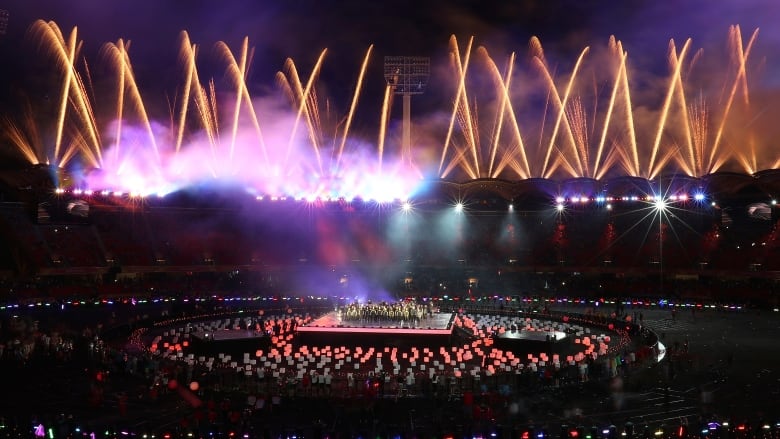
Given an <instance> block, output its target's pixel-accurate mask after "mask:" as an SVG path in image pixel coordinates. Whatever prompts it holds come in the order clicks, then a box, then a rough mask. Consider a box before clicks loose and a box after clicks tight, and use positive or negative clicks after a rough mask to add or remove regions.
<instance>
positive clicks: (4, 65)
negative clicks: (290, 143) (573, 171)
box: [0, 0, 780, 112]
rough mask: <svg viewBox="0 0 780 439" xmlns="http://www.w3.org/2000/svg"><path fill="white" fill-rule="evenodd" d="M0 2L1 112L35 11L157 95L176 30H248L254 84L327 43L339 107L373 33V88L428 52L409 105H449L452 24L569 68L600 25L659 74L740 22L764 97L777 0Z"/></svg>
mask: <svg viewBox="0 0 780 439" xmlns="http://www.w3.org/2000/svg"><path fill="white" fill-rule="evenodd" d="M0 9H5V10H7V11H8V12H9V14H10V19H9V22H8V28H7V32H6V34H5V35H0V60H2V61H1V62H0V66H1V67H0V109H4V110H5V112H7V111H8V110H9V109H10V110H11V111H13V110H14V108H15V107H14V105H16V104H15V102H16V100H15V97H16V96H17V95H18V94H19V93H20V92H19V90H24V93H28V94H35V93H36V91H35V90H30V88H31V87H30V85H29V84H30V78H31V77H35V76H36V75H38V74H41V69H42V68H44V67H45V65H46V64H45V60H46V58H45V54H42V53H41V51H40V50H39V49H36V46H35V44H34V42H31V41H30V37H29V34H28V28H29V26H30V25H31V24H32V23H33V22H34V21H35V20H36V19H43V20H53V21H55V22H56V23H57V24H58V25H59V27H60V28H61V29H62V30H63V33H67V32H70V30H71V29H72V28H73V26H78V29H79V38H80V39H81V40H83V41H84V46H83V49H82V52H81V54H82V56H84V57H85V58H86V59H87V60H88V61H89V62H90V63H91V64H90V65H96V64H97V63H98V54H99V51H100V47H101V45H102V44H103V43H105V42H115V41H117V39H119V38H123V39H125V40H130V41H131V42H132V46H131V49H130V57H131V60H132V63H133V66H134V69H135V70H136V74H137V76H138V81H139V83H140V84H141V85H142V87H143V88H144V89H145V90H147V91H148V92H149V93H155V94H160V95H163V94H165V93H168V94H173V93H175V92H176V87H177V86H179V85H180V77H179V76H177V75H179V72H180V70H177V69H178V67H177V62H178V61H177V56H178V50H179V34H180V33H181V31H183V30H186V31H187V32H188V33H189V34H190V38H191V39H192V41H193V42H194V43H197V44H199V45H201V46H202V47H204V48H209V47H212V46H213V45H214V44H215V43H216V42H217V41H224V42H225V43H227V44H228V46H230V47H231V48H233V47H235V48H237V47H238V46H239V44H240V42H241V39H242V38H243V37H245V36H246V37H248V38H249V41H250V45H252V46H254V47H255V57H254V61H253V64H252V72H251V75H250V78H249V82H250V87H253V89H254V90H261V89H264V88H270V87H273V86H274V73H275V72H277V71H279V70H280V69H281V68H282V66H283V64H284V60H285V59H286V58H288V57H290V58H292V59H293V60H295V62H296V64H298V65H299V67H300V69H301V71H302V73H303V74H304V75H305V74H306V73H307V72H308V71H310V69H311V66H312V65H313V63H314V61H315V60H316V59H317V56H318V55H319V53H320V52H321V51H322V50H323V49H325V48H327V49H328V55H327V58H326V61H325V65H324V67H323V70H322V76H321V78H322V80H321V83H322V84H323V86H324V87H326V88H327V92H328V93H329V94H330V97H331V98H333V99H335V100H336V101H339V100H340V101H341V102H340V103H341V106H342V107H343V106H344V105H346V102H348V100H349V98H350V97H351V90H352V89H353V88H354V83H355V78H356V76H357V72H358V70H359V66H360V62H361V61H362V58H363V56H364V54H365V52H366V49H367V47H368V46H369V45H370V44H374V45H375V46H374V54H373V58H372V63H371V70H370V72H369V76H368V78H367V81H368V83H369V85H368V86H367V90H372V91H373V92H374V93H375V96H374V98H373V99H375V100H378V98H377V96H380V95H381V90H382V85H383V79H382V77H381V75H382V72H381V63H382V61H381V60H382V58H383V57H384V56H386V55H422V56H430V57H431V60H432V65H434V67H433V69H432V71H433V72H432V73H433V74H432V78H431V86H430V90H431V92H430V93H429V94H431V95H432V96H431V97H430V98H427V99H424V100H421V102H420V103H418V104H416V105H417V107H416V108H418V111H425V110H432V109H442V108H447V107H448V105H450V104H449V103H448V102H450V101H451V99H452V90H451V88H452V87H451V86H450V84H445V85H441V84H440V78H439V77H437V73H438V69H439V68H443V69H444V68H449V67H448V66H447V63H446V59H447V56H448V39H449V37H450V35H455V36H457V37H458V39H459V41H461V42H462V44H464V45H465V41H466V40H467V39H468V37H470V36H473V37H474V38H475V46H477V45H484V46H485V47H487V48H488V49H489V50H490V53H491V55H492V56H494V57H495V58H496V59H498V60H501V62H502V63H503V62H504V61H503V60H505V59H506V58H507V56H508V54H509V53H511V52H517V53H518V59H521V60H522V59H523V58H522V57H523V56H526V55H527V54H528V42H529V39H530V38H531V37H532V36H537V37H538V38H539V39H540V40H541V42H542V44H543V47H544V50H545V55H546V56H547V58H548V59H549V60H552V63H553V64H554V65H556V66H560V67H557V68H559V69H560V70H562V71H568V70H569V69H570V68H571V64H572V63H573V61H574V59H576V56H577V54H578V53H579V51H580V50H582V48H583V47H585V46H599V47H605V46H606V44H607V40H608V38H609V36H610V35H615V36H616V37H617V38H618V39H620V40H621V41H622V42H623V44H624V47H625V48H626V49H627V50H628V52H629V59H630V63H631V68H632V69H634V70H637V71H646V72H654V73H655V74H657V76H658V77H663V76H664V75H666V74H668V68H669V67H668V63H667V55H668V44H669V40H670V39H675V41H677V42H679V43H678V44H680V43H681V42H682V41H684V40H685V39H686V38H692V39H693V45H694V47H695V48H697V49H699V48H702V49H704V51H705V53H707V52H718V53H726V46H727V36H728V29H729V26H730V25H732V24H739V25H740V26H741V27H742V31H743V35H744V38H745V39H747V38H748V37H749V35H750V34H751V33H752V32H753V31H754V30H755V29H756V28H760V33H759V36H758V42H757V44H756V47H755V49H754V53H753V54H752V55H751V60H752V61H754V62H755V63H756V64H758V65H760V69H757V70H756V71H751V72H750V74H751V75H756V76H751V77H750V80H751V85H752V86H754V87H755V88H754V89H753V92H754V93H757V92H758V90H757V89H756V88H769V89H771V90H768V91H767V93H766V94H765V95H769V96H771V95H774V94H775V93H777V91H776V90H775V88H777V87H780V26H778V25H777V24H778V23H780V2H777V1H776V0H718V1H712V0H681V1H658V0H635V1H634V0H631V1H606V0H579V1H577V0H538V1H536V0H503V1H499V0H486V1H463V0H416V1H409V0H399V1H394V2H385V1H363V0H347V1H333V2H330V1H322V0H320V1H317V0H291V1H265V0H244V1H239V0H219V1H218V0H190V1H184V0H137V1H124V2H123V1H104V0H68V1H63V0H24V1H22V0H11V1H9V0H0ZM715 59H716V60H718V59H722V62H723V65H724V66H725V65H726V64H727V63H728V59H727V58H725V57H724V56H723V55H719V56H718V57H715ZM199 62H202V63H203V66H202V67H201V68H203V69H204V72H206V74H205V76H219V75H221V70H220V69H222V67H221V66H218V65H216V64H213V65H211V67H213V69H209V62H212V61H209V55H208V51H207V50H206V49H204V52H203V55H201V56H200V57H199ZM711 62H712V61H711ZM715 62H716V63H717V62H718V61H715ZM714 68H717V66H716V67H714ZM95 72H96V74H99V73H100V71H99V70H96V71H95ZM41 81H43V80H41ZM33 84H36V83H35V82H33ZM35 87H37V86H36V85H34V86H33V87H32V88H35ZM437 91H438V92H439V93H441V94H440V95H438V96H437ZM47 92H48V91H47ZM366 94H367V95H371V91H367V92H366ZM366 99H367V100H370V99H372V98H371V97H367V98H366ZM443 102H444V103H447V104H446V105H444V104H443ZM773 111H776V110H773Z"/></svg>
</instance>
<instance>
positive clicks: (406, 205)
mask: <svg viewBox="0 0 780 439" xmlns="http://www.w3.org/2000/svg"><path fill="white" fill-rule="evenodd" d="M401 209H402V210H403V211H404V212H409V211H410V210H412V205H411V204H410V203H409V202H408V201H406V202H404V204H402V205H401Z"/></svg>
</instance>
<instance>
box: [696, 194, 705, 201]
mask: <svg viewBox="0 0 780 439" xmlns="http://www.w3.org/2000/svg"><path fill="white" fill-rule="evenodd" d="M693 199H694V200H696V201H703V200H704V194H702V193H701V192H697V193H696V194H694V195H693Z"/></svg>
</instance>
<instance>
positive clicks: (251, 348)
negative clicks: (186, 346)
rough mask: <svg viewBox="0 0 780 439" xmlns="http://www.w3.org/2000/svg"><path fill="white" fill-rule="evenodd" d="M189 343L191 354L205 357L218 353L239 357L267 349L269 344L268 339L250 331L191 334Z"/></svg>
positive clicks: (259, 333) (227, 330)
mask: <svg viewBox="0 0 780 439" xmlns="http://www.w3.org/2000/svg"><path fill="white" fill-rule="evenodd" d="M191 341H192V349H193V353H194V354H196V355H205V356H214V355H218V354H219V353H225V354H230V355H239V354H242V353H244V352H255V351H256V350H257V349H267V348H268V346H270V344H271V340H270V337H268V336H267V335H266V334H263V333H261V332H257V331H254V330H251V329H237V330H229V329H222V330H217V331H210V332H203V331H200V332H193V333H192V337H191Z"/></svg>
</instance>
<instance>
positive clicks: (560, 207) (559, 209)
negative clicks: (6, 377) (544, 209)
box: [555, 203, 563, 212]
mask: <svg viewBox="0 0 780 439" xmlns="http://www.w3.org/2000/svg"><path fill="white" fill-rule="evenodd" d="M555 210H557V211H558V212H563V203H558V204H556V205H555Z"/></svg>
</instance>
